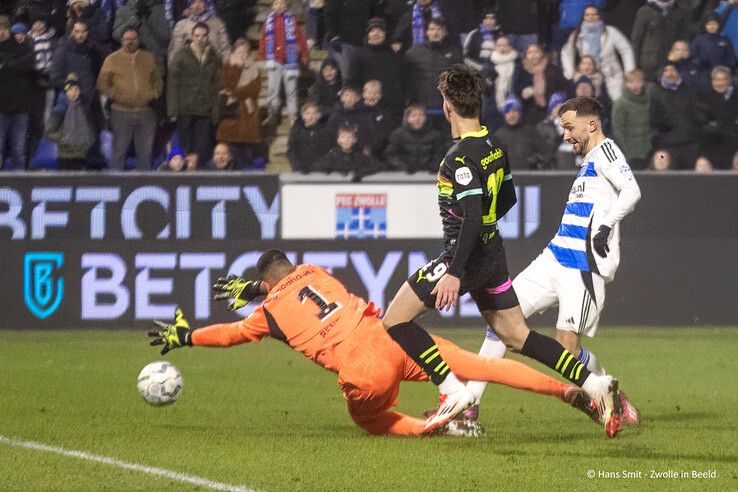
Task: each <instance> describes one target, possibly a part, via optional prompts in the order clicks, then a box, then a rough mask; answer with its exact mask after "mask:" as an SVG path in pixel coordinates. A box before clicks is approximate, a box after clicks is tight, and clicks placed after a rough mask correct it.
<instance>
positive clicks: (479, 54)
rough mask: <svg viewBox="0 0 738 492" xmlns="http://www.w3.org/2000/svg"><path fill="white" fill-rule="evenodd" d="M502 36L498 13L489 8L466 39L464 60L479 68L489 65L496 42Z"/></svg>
mask: <svg viewBox="0 0 738 492" xmlns="http://www.w3.org/2000/svg"><path fill="white" fill-rule="evenodd" d="M500 36H502V30H501V29H500V25H499V24H498V23H497V14H495V13H494V11H492V10H489V11H487V12H486V13H485V14H484V18H482V22H481V23H480V24H479V26H478V27H477V28H476V29H474V30H473V31H471V32H470V33H469V35H468V36H467V37H466V41H464V62H465V63H466V64H467V65H471V66H472V67H474V68H476V69H477V70H482V68H483V67H485V66H488V65H489V64H490V57H491V56H492V52H493V50H494V49H495V43H496V41H497V38H499V37H500ZM508 44H509V42H508Z"/></svg>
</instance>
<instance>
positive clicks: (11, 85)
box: [0, 16, 34, 169]
mask: <svg viewBox="0 0 738 492" xmlns="http://www.w3.org/2000/svg"><path fill="white" fill-rule="evenodd" d="M33 79H34V54H33V48H32V46H31V44H30V43H23V44H19V43H18V42H17V41H16V40H15V38H13V36H12V34H11V32H10V22H9V20H8V18H7V17H6V16H0V169H2V168H5V167H7V163H6V162H5V156H6V154H5V148H6V146H5V142H6V139H9V140H10V145H9V148H10V153H11V155H12V157H13V166H14V167H15V168H16V169H25V167H26V164H27V163H26V157H27V156H26V135H27V130H28V114H29V112H30V110H31V96H32V91H31V88H32V85H33Z"/></svg>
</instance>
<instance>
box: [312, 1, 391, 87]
mask: <svg viewBox="0 0 738 492" xmlns="http://www.w3.org/2000/svg"><path fill="white" fill-rule="evenodd" d="M383 14H384V1H383V0H325V7H324V8H323V15H324V18H325V28H326V35H325V37H326V39H327V40H328V47H329V48H330V53H331V55H332V56H333V57H334V58H335V59H336V61H337V62H338V66H339V68H340V71H341V73H342V74H344V75H345V74H347V73H348V72H349V66H350V64H351V59H352V58H353V57H354V54H355V51H356V48H358V47H360V46H363V45H364V33H365V29H366V26H367V23H368V22H369V19H371V18H372V17H381V16H382V15H383Z"/></svg>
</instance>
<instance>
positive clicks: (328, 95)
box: [308, 56, 342, 119]
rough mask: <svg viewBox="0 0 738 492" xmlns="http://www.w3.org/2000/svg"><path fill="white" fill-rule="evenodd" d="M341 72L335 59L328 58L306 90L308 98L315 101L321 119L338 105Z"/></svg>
mask: <svg viewBox="0 0 738 492" xmlns="http://www.w3.org/2000/svg"><path fill="white" fill-rule="evenodd" d="M341 86H342V82H341V72H340V71H339V70H338V63H337V62H336V59H335V58H333V57H331V56H329V57H327V58H326V59H325V60H323V63H322V64H321V65H320V72H318V76H317V77H316V79H315V82H314V83H313V85H311V86H310V89H309V90H308V97H309V98H310V99H312V100H313V101H315V102H316V103H317V104H318V107H319V108H320V113H321V115H323V118H324V119H325V118H327V117H328V116H329V115H330V113H331V111H332V110H333V107H334V106H335V105H336V104H338V94H339V93H340V92H341Z"/></svg>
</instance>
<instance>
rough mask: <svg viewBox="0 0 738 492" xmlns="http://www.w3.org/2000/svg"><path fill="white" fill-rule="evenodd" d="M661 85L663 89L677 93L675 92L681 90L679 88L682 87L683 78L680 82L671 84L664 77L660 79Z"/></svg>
mask: <svg viewBox="0 0 738 492" xmlns="http://www.w3.org/2000/svg"><path fill="white" fill-rule="evenodd" d="M659 83H660V84H661V87H663V88H664V89H667V90H670V91H675V90H677V89H679V86H680V85H682V78H681V77H679V80H677V81H676V84H670V83H669V82H667V81H666V79H665V78H664V77H663V76H662V77H660V78H659Z"/></svg>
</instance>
